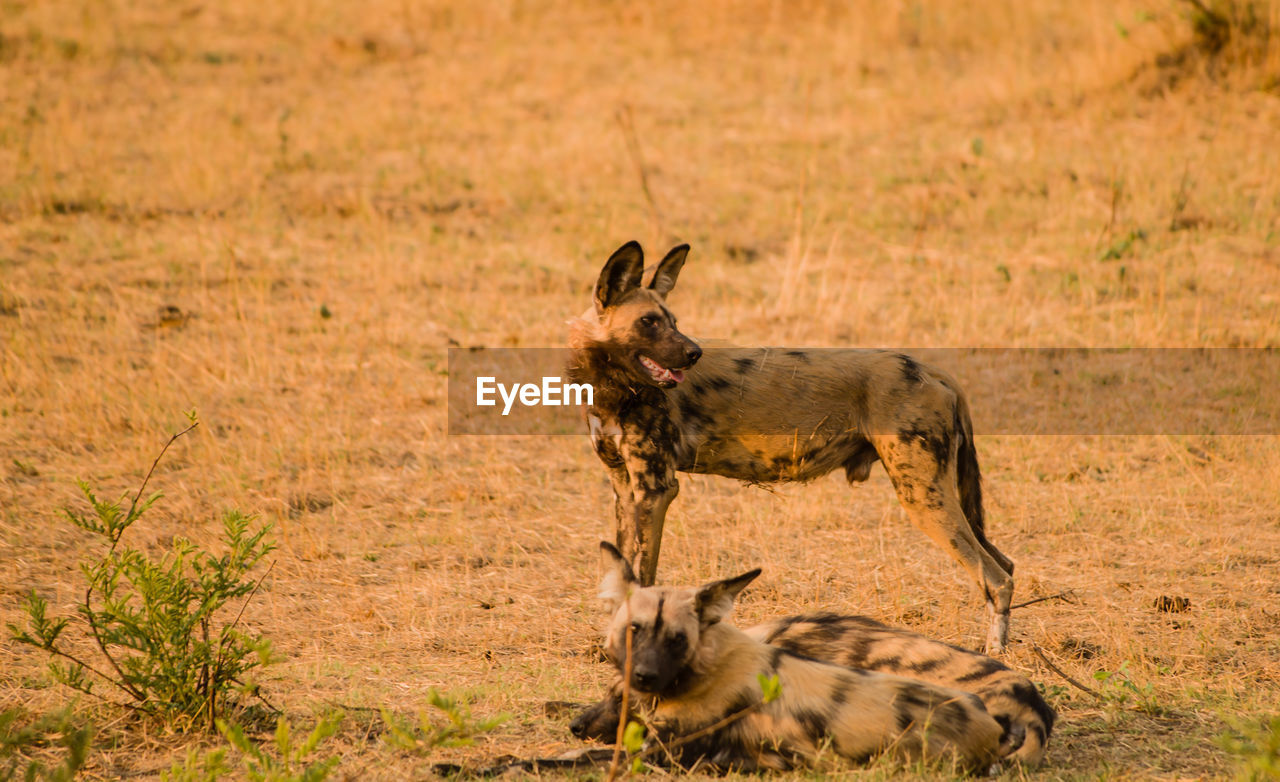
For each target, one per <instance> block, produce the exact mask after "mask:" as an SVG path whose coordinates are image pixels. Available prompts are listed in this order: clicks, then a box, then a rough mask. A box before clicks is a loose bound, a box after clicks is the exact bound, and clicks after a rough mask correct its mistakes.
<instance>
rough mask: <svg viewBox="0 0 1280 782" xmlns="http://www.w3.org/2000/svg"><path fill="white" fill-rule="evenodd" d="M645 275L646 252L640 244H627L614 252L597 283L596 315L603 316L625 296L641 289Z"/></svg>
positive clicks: (601, 271) (606, 262)
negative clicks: (643, 275) (641, 278)
mask: <svg viewBox="0 0 1280 782" xmlns="http://www.w3.org/2000/svg"><path fill="white" fill-rule="evenodd" d="M643 273H644V250H642V249H640V243H639V242H627V243H626V244H624V245H622V246H621V247H619V248H618V249H617V250H615V251H614V253H613V255H610V256H609V260H607V261H605V264H604V268H603V269H601V270H600V279H599V280H598V281H596V314H597V315H603V314H604V311H605V309H606V308H608V307H609V306H611V305H613V304H617V303H618V300H619V299H621V298H622V296H623V294H626V293H628V292H630V291H633V290H635V289H636V288H639V287H640V276H641V274H643Z"/></svg>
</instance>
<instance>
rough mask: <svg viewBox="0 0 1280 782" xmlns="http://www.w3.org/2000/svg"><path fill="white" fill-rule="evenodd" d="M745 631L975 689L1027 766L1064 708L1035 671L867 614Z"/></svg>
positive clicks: (858, 663)
mask: <svg viewBox="0 0 1280 782" xmlns="http://www.w3.org/2000/svg"><path fill="white" fill-rule="evenodd" d="M745 632H746V634H747V635H749V636H750V637H752V638H754V639H756V640H757V641H762V642H764V643H767V644H771V645H773V646H779V647H782V648H783V649H786V650H788V651H790V652H794V653H795V654H799V655H802V656H804V657H812V658H814V659H817V660H823V661H826V662H832V663H836V664H838V665H845V666H848V667H850V668H862V669H865V670H868V671H880V672H882V673H892V674H897V675H899V676H907V677H910V678H912V679H920V680H922V681H927V682H932V683H934V684H941V685H943V686H945V687H954V688H955V689H957V690H964V691H965V692H971V693H973V694H974V695H977V696H978V697H979V698H981V699H982V703H983V705H984V706H986V708H987V712H988V713H990V714H991V716H992V717H994V718H995V720H996V722H999V723H1000V726H1001V728H1002V729H1003V730H1004V735H1003V736H1002V737H1001V753H1000V754H1001V755H1002V756H1007V757H1009V758H1010V759H1011V760H1015V761H1018V762H1020V763H1024V764H1026V765H1038V764H1039V763H1040V762H1041V761H1043V760H1044V754H1045V750H1046V749H1047V748H1048V744H1049V734H1050V732H1052V730H1053V723H1054V720H1055V718H1056V714H1055V713H1054V711H1053V709H1052V708H1050V707H1049V704H1047V703H1045V701H1044V698H1043V697H1041V695H1040V692H1039V691H1038V690H1037V689H1036V686H1035V685H1034V684H1032V683H1031V681H1030V680H1028V679H1027V677H1025V676H1023V675H1022V674H1020V673H1018V672H1017V671H1014V670H1012V669H1011V668H1009V666H1007V665H1005V664H1004V663H1002V662H1000V661H999V660H996V659H994V658H992V657H988V656H986V655H985V654H979V653H977V652H973V651H970V650H968V649H964V648H961V647H959V646H953V645H951V644H948V643H943V642H942V641H935V640H933V639H932V638H926V637H924V636H923V635H920V634H919V633H913V632H911V631H910V630H903V629H901V628H898V627H890V626H889V625H886V624H883V623H881V622H877V621H876V620H874V619H869V618H867V617H865V616H844V615H840V614H809V615H806V616H791V617H787V618H785V619H776V620H774V621H771V622H765V623H763V624H759V625H756V626H755V627H751V628H748V629H747V630H746V631H745Z"/></svg>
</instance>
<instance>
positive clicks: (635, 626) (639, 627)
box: [631, 622, 644, 635]
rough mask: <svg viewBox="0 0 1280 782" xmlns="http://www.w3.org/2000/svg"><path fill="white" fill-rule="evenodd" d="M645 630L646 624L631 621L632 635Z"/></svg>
mask: <svg viewBox="0 0 1280 782" xmlns="http://www.w3.org/2000/svg"><path fill="white" fill-rule="evenodd" d="M643 631H644V625H642V624H640V623H639V622H632V623H631V634H632V635H640V633H641V632H643Z"/></svg>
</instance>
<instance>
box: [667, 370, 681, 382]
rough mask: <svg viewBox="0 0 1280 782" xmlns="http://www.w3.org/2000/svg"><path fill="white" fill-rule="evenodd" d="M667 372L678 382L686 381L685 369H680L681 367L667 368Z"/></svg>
mask: <svg viewBox="0 0 1280 782" xmlns="http://www.w3.org/2000/svg"><path fill="white" fill-rule="evenodd" d="M667 374H668V375H670V376H671V379H672V380H674V381H676V382H677V383H683V382H684V371H683V370H680V369H668V370H667Z"/></svg>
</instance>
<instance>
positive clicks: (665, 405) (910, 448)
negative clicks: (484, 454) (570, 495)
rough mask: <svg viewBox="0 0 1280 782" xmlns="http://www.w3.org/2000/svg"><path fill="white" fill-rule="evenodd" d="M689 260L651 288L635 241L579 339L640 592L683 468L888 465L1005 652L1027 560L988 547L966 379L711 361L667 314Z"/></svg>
mask: <svg viewBox="0 0 1280 782" xmlns="http://www.w3.org/2000/svg"><path fill="white" fill-rule="evenodd" d="M688 251H689V247H688V245H680V246H679V247H676V248H675V249H673V250H672V251H671V252H670V253H668V254H667V256H666V257H665V258H663V260H662V262H661V263H660V264H658V266H657V269H656V270H655V272H654V275H653V277H652V279H651V281H650V282H649V283H648V284H647V285H645V284H642V280H641V278H642V272H643V266H644V255H643V252H642V251H641V249H640V245H639V244H637V243H635V242H629V243H628V244H626V245H623V246H622V247H621V248H619V249H618V250H617V252H615V253H614V254H613V255H612V256H611V257H610V258H609V260H608V262H607V263H606V264H605V266H604V268H603V270H602V271H601V273H600V278H599V280H598V281H597V284H596V289H595V305H594V307H593V308H592V309H591V310H590V311H588V312H587V313H585V314H584V315H583V316H582V317H580V318H578V319H576V320H575V321H573V322H572V326H571V333H570V340H569V341H570V347H571V349H572V358H571V361H570V366H569V375H570V377H571V378H572V379H573V381H574V382H578V383H590V384H591V385H592V387H593V389H594V404H593V405H592V407H591V409H590V411H589V414H588V418H589V421H590V424H591V432H592V441H593V444H594V447H595V450H596V453H597V455H598V456H599V457H600V459H601V461H603V462H604V464H605V465H606V467H607V468H608V469H609V474H610V476H611V479H612V482H613V490H614V496H615V498H616V501H615V504H614V510H615V513H616V516H617V544H618V547H619V548H620V549H621V550H622V551H623V552H624V554H625V555H626V557H627V559H628V561H629V562H631V563H632V565H633V566H634V567H635V569H636V572H637V573H638V574H639V576H640V580H641V582H642V583H644V584H646V585H648V584H652V583H654V578H655V575H656V572H657V567H658V556H659V553H660V550H661V545H662V527H663V523H664V520H665V518H666V512H667V507H668V506H669V505H670V504H671V501H672V500H673V499H675V497H676V494H677V493H678V491H679V483H678V482H677V479H676V472H677V471H684V472H693V473H706V474H713V475H722V476H725V477H729V478H737V479H739V480H743V481H748V482H752V483H771V482H777V481H809V480H813V479H815V478H818V477H820V476H823V475H826V474H827V473H829V472H831V471H833V470H837V469H843V470H844V472H845V475H846V476H847V477H848V479H849V481H850V482H857V481H863V480H866V478H867V476H868V475H869V474H870V472H871V467H872V465H873V464H874V463H875V462H877V461H880V462H882V463H883V464H884V467H885V471H886V472H887V473H888V475H889V478H890V479H891V480H892V482H893V486H894V489H895V491H896V492H897V495H898V499H899V500H900V501H901V502H902V505H903V508H904V509H905V510H906V513H907V517H908V518H909V519H910V520H911V523H912V524H914V525H915V526H916V527H918V528H919V529H920V530H922V531H923V532H924V533H925V534H926V535H928V536H929V537H930V538H931V539H932V540H933V541H934V542H935V543H936V544H938V545H939V546H940V547H941V548H942V549H943V550H945V551H946V552H947V553H948V554H950V555H951V556H952V557H953V558H954V559H955V560H956V561H957V562H959V563H960V564H961V565H962V566H963V567H964V568H965V569H966V570H967V571H968V572H969V574H970V576H971V577H972V578H973V580H974V582H975V583H976V584H977V586H978V588H979V590H980V591H981V593H982V595H983V596H984V598H985V600H986V603H987V607H988V611H989V613H990V615H991V624H990V630H989V632H988V635H987V651H988V652H989V653H992V654H996V653H999V652H1001V651H1002V650H1003V649H1004V645H1005V643H1006V640H1007V636H1008V630H1009V606H1010V602H1011V599H1012V596H1013V563H1012V562H1011V561H1010V560H1009V559H1008V558H1007V557H1005V556H1004V555H1003V554H1002V553H1000V551H999V550H997V549H996V547H995V546H993V545H992V544H991V543H990V542H989V541H988V540H987V538H986V534H985V530H984V521H983V510H982V487H981V477H980V473H979V470H978V460H977V454H976V452H975V450H974V443H973V429H972V424H971V423H970V418H969V406H968V402H967V401H966V400H965V396H964V394H963V393H962V392H961V390H960V387H959V385H958V384H957V383H956V381H955V380H954V379H952V378H951V377H950V376H949V375H947V374H946V373H944V372H942V371H941V370H938V369H935V368H933V367H929V366H926V365H924V364H921V363H919V362H917V361H915V360H914V359H912V358H910V357H909V356H906V355H903V354H900V353H893V352H890V351H883V350H853V349H850V350H821V351H806V350H788V349H781V348H716V349H714V350H709V351H707V353H706V355H703V352H702V350H701V349H700V348H699V347H698V345H697V344H695V343H694V342H693V340H691V339H690V338H689V337H687V336H685V335H684V334H682V333H681V332H680V331H679V330H678V328H677V327H676V319H675V316H674V315H672V313H671V310H670V309H668V307H667V305H666V296H667V293H668V292H670V291H671V289H672V288H673V287H674V286H675V283H676V278H677V277H678V275H679V273H680V270H681V268H682V267H683V266H684V262H685V257H686V256H687V254H688ZM699 359H701V360H699Z"/></svg>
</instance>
